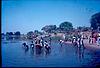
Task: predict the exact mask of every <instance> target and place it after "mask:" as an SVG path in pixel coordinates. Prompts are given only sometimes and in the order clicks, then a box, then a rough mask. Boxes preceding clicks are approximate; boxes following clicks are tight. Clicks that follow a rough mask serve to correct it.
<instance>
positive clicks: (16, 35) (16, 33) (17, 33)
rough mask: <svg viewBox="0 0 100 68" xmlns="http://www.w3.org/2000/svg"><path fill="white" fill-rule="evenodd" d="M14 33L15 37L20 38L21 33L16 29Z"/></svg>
mask: <svg viewBox="0 0 100 68" xmlns="http://www.w3.org/2000/svg"><path fill="white" fill-rule="evenodd" d="M14 35H15V39H20V35H21V33H20V32H19V31H17V32H15V33H14Z"/></svg>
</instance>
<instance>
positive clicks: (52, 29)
mask: <svg viewBox="0 0 100 68" xmlns="http://www.w3.org/2000/svg"><path fill="white" fill-rule="evenodd" d="M56 28H57V27H56V25H46V26H44V27H43V28H42V29H41V30H44V31H45V32H48V33H52V32H55V30H56Z"/></svg>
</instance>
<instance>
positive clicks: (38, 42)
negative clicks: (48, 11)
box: [23, 37, 51, 52]
mask: <svg viewBox="0 0 100 68" xmlns="http://www.w3.org/2000/svg"><path fill="white" fill-rule="evenodd" d="M49 42H51V38H50V39H49V41H47V40H44V39H43V37H41V38H39V37H37V38H35V40H34V41H31V44H30V46H28V45H27V44H26V43H25V42H24V43H23V47H24V48H25V49H28V48H29V47H30V48H32V49H34V50H36V51H37V50H38V51H42V50H43V49H44V50H45V51H46V52H50V50H51V46H50V43H49Z"/></svg>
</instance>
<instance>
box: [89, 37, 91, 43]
mask: <svg viewBox="0 0 100 68" xmlns="http://www.w3.org/2000/svg"><path fill="white" fill-rule="evenodd" d="M90 43H91V36H90V37H89V44H90Z"/></svg>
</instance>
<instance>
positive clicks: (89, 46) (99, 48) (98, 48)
mask: <svg viewBox="0 0 100 68" xmlns="http://www.w3.org/2000/svg"><path fill="white" fill-rule="evenodd" d="M83 42H84V46H85V48H86V49H88V50H91V51H95V52H97V51H100V46H98V45H97V44H96V43H94V44H89V43H88V39H85V40H84V41H83ZM64 43H65V44H69V45H72V42H70V41H67V42H64Z"/></svg>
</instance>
